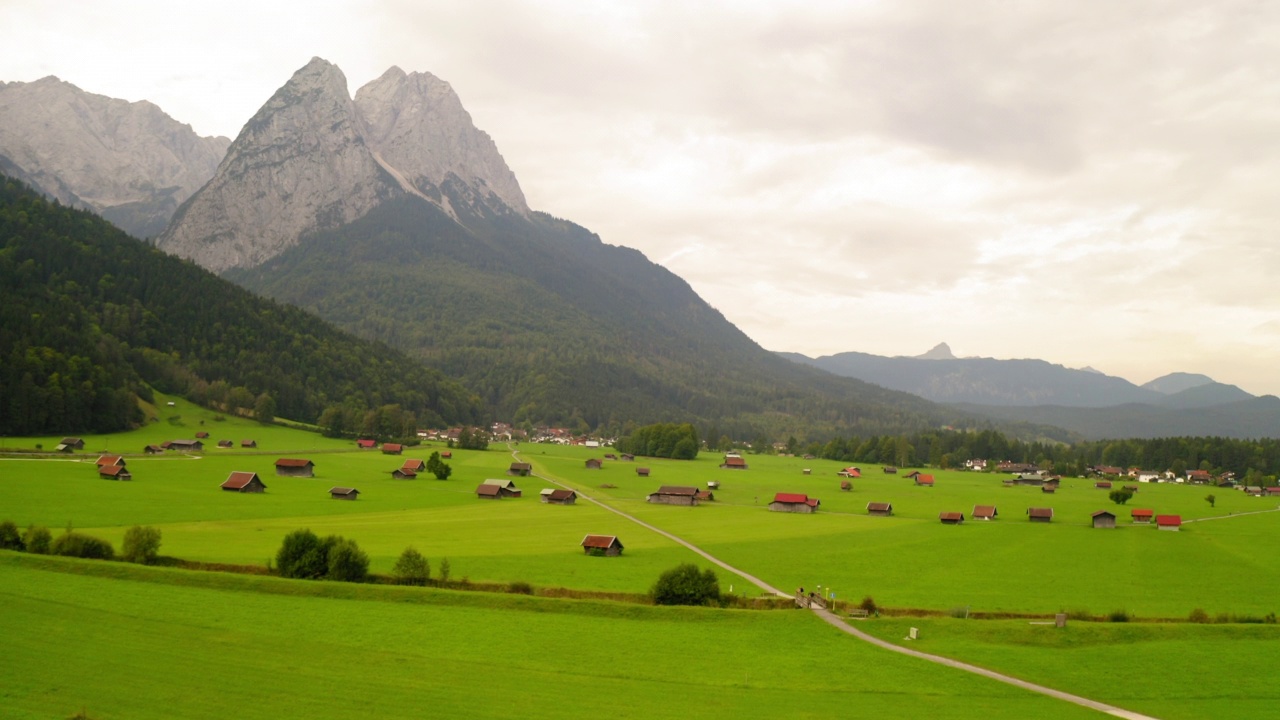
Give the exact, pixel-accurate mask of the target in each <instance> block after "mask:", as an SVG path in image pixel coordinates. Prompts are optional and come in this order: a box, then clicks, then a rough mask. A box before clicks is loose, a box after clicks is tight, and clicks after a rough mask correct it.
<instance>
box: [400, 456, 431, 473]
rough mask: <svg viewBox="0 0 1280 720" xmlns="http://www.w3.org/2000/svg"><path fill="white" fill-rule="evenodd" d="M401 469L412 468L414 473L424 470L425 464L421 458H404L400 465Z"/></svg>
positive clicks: (425, 469) (425, 468)
mask: <svg viewBox="0 0 1280 720" xmlns="http://www.w3.org/2000/svg"><path fill="white" fill-rule="evenodd" d="M400 469H401V470H412V471H414V472H415V473H420V472H426V471H427V464H426V463H425V462H423V461H422V460H412V459H411V460H405V461H404V462H403V463H402V464H401V465H400Z"/></svg>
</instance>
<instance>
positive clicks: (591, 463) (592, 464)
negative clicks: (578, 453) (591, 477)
mask: <svg viewBox="0 0 1280 720" xmlns="http://www.w3.org/2000/svg"><path fill="white" fill-rule="evenodd" d="M585 465H586V466H587V469H588V470H599V469H600V468H602V467H604V461H603V460H601V459H600V458H587V461H586V463H585Z"/></svg>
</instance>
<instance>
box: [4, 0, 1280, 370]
mask: <svg viewBox="0 0 1280 720" xmlns="http://www.w3.org/2000/svg"><path fill="white" fill-rule="evenodd" d="M300 7H301V6H300V5H298V4H297V3H275V2H271V1H270V0H255V1H254V2H242V1H239V0H236V1H234V2H232V1H225V0H220V1H219V2H216V3H201V4H196V3H175V2H171V1H165V2H152V1H142V0H138V1H136V2H123V1H115V0H99V1H95V2H88V1H86V2H51V1H50V0H0V80H7V81H30V80H35V79H38V78H40V77H43V76H45V75H57V76H58V77H60V78H62V79H63V80H67V81H69V82H72V83H75V84H76V85H78V86H79V87H81V88H82V89H84V90H87V91H90V92H95V93H100V94H104V95H110V96H113V97H121V98H125V99H129V100H141V99H147V100H151V101H152V102H154V103H156V104H157V105H159V106H160V107H161V108H163V109H164V110H165V111H166V112H168V113H169V114H170V115H172V116H173V117H175V118H177V119H178V120H180V121H182V122H186V123H190V124H191V125H192V126H193V127H195V129H196V130H197V131H198V132H200V133H201V134H217V135H226V136H228V137H234V136H235V135H236V134H237V133H238V132H239V129H240V127H241V126H242V125H243V123H244V122H245V121H246V120H248V118H249V117H250V116H251V115H252V114H253V113H254V112H255V111H256V110H257V109H258V107H259V106H260V105H262V104H263V103H264V102H265V101H266V100H267V98H269V97H270V96H271V94H272V93H273V92H274V91H275V90H276V88H278V87H279V86H280V85H282V84H284V82H285V81H286V80H288V79H289V77H290V75H292V73H293V72H294V71H295V70H297V69H298V68H300V67H301V66H303V65H305V64H306V63H307V61H308V60H310V58H311V57H312V56H320V57H323V58H325V59H327V60H329V61H331V62H334V63H336V64H337V65H338V66H339V67H341V68H342V69H343V71H344V72H345V73H346V75H347V78H348V81H349V84H350V89H351V91H352V92H354V91H355V90H356V89H357V88H359V87H360V86H361V85H363V84H364V83H366V82H368V81H369V80H371V79H373V78H375V77H377V76H378V75H380V74H381V73H382V72H383V71H384V70H386V69H387V68H388V67H389V66H391V65H398V66H400V67H401V68H402V69H404V70H406V71H427V72H431V73H433V74H435V75H437V76H439V77H441V78H443V79H444V80H446V81H448V82H449V83H450V84H451V85H452V86H453V88H454V90H455V91H456V92H457V93H458V94H459V96H460V97H461V98H462V102H463V104H464V105H465V106H466V108H467V109H468V110H469V112H470V113H471V115H472V118H473V119H474V121H475V123H476V125H477V126H478V127H479V128H481V129H482V130H485V131H486V132H488V133H489V134H490V135H491V136H492V137H493V138H494V140H495V142H496V143H497V145H498V148H499V150H500V151H501V152H502V154H503V156H504V157H505V159H506V160H507V163H508V164H509V165H510V166H511V168H512V170H513V171H514V172H515V174H516V177H517V178H519V180H520V184H521V186H522V188H523V189H524V193H525V195H526V197H527V198H528V201H529V204H530V206H531V207H533V208H535V209H539V210H544V211H546V212H549V213H551V214H553V215H557V216H559V217H564V218H568V219H570V220H573V221H575V222H577V223H579V224H581V225H584V226H586V227H587V228H590V229H591V230H593V231H595V232H597V233H599V234H600V236H601V238H602V239H603V240H604V241H605V242H608V243H611V244H617V245H627V246H630V247H634V248H638V249H640V250H642V251H643V252H644V253H645V254H646V255H648V256H649V258H650V259H652V260H654V261H655V262H658V263H661V264H662V265H664V266H666V267H667V268H669V269H670V270H672V271H673V272H675V273H676V274H678V275H680V276H681V277H683V278H685V279H686V280H687V281H688V282H689V283H690V284H691V285H692V286H693V287H694V289H695V290H697V291H698V293H699V294H701V295H702V297H704V298H705V299H706V300H707V301H708V302H710V303H711V304H712V305H713V306H715V307H716V308H718V309H719V310H720V311H721V312H723V313H724V314H725V316H726V317H728V318H729V320H731V321H732V322H734V323H736V324H737V325H738V326H739V327H740V328H742V329H743V330H744V331H745V332H746V333H747V334H749V335H750V336H751V337H753V338H754V339H755V340H756V341H757V342H759V343H760V344H761V345H763V346H764V347H766V348H769V349H772V350H792V351H797V352H803V353H806V354H808V355H822V354H830V353H836V352H843V351H848V350H857V351H863V352H870V353H876V354H881V355H916V354H920V353H923V352H924V351H926V350H928V349H929V348H930V347H932V346H933V345H935V344H936V343H938V342H942V341H946V342H948V343H949V344H950V345H951V347H952V349H953V350H954V351H955V353H956V354H957V355H961V356H970V355H978V356H986V357H999V358H1014V357H1036V358H1042V359H1045V360H1048V361H1050V362H1055V363H1061V364H1063V365H1067V366H1069V367H1081V366H1084V365H1092V366H1093V367H1095V368H1097V369H1099V370H1102V371H1104V372H1106V373H1108V374H1112V375H1119V376H1122V377H1125V378H1128V379H1129V380H1132V381H1134V382H1137V383H1143V382H1146V381H1148V380H1151V379H1153V378H1155V377H1158V376H1160V375H1163V374H1166V373H1169V372H1173V371H1186V372H1200V373H1205V374H1208V375H1210V376H1212V377H1214V378H1215V379H1217V380H1219V381H1222V382H1227V383H1232V384H1236V385H1239V386H1241V387H1242V388H1244V389H1245V390H1248V391H1249V392H1252V393H1255V394H1262V393H1269V394H1280V372H1278V371H1277V368H1280V244H1277V230H1280V3H1268V2H1223V1H1217V2H1214V3H1211V4H1210V3H1204V2H1177V1H1176V0H1166V1H1164V2H1151V3H1146V2H1134V1H1130V0H1126V1H1125V2H1108V1H1099V2H1078V3H1062V2H1038V3H1031V2H1025V3H1020V2H979V1H977V0H965V1H964V2H951V1H942V2H902V1H893V2H848V1H845V2H831V3H823V2H795V3H782V2H742V1H740V0H735V1H734V2H724V3H691V2H669V3H667V2H654V1H649V0H645V1H643V2H629V3H613V2H601V1H598V0H575V1H572V2H570V1H551V2H485V1H475V0H473V1H471V2H424V1H423V0H381V1H378V0H362V1H359V2H355V1H352V2H347V1H338V0H318V1H317V0H313V1H312V2H310V3H308V4H307V5H306V10H300V9H299V8H300Z"/></svg>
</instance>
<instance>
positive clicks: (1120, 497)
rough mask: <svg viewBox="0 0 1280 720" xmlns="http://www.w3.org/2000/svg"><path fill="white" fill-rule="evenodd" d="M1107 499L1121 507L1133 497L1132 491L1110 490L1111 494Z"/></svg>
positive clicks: (1122, 489)
mask: <svg viewBox="0 0 1280 720" xmlns="http://www.w3.org/2000/svg"><path fill="white" fill-rule="evenodd" d="M1107 497H1109V498H1111V502H1113V503H1115V504H1117V505H1123V504H1125V503H1127V502H1129V498H1131V497H1133V491H1132V490H1125V489H1124V488H1120V489H1119V490H1112V491H1111V494H1110V495H1108V496H1107Z"/></svg>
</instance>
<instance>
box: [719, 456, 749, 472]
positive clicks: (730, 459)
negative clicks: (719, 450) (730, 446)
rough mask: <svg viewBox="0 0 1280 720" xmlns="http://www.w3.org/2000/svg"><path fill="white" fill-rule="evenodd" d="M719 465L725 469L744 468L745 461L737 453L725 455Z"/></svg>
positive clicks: (745, 466)
mask: <svg viewBox="0 0 1280 720" xmlns="http://www.w3.org/2000/svg"><path fill="white" fill-rule="evenodd" d="M720 467H721V468H723V469H725V470H746V469H747V461H746V460H743V459H742V458H741V457H739V456H737V455H726V456H725V459H724V462H722V463H720Z"/></svg>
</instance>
